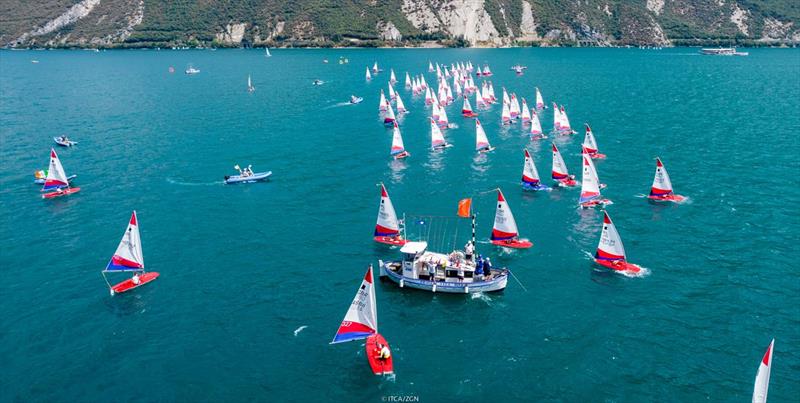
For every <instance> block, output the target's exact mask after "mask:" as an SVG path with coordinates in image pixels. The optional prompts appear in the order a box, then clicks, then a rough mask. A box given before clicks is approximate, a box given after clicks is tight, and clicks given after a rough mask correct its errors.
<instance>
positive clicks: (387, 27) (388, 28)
mask: <svg viewBox="0 0 800 403" xmlns="http://www.w3.org/2000/svg"><path fill="white" fill-rule="evenodd" d="M375 28H376V29H377V30H378V32H379V33H380V36H381V39H383V40H384V41H400V40H402V39H403V35H401V34H400V30H399V29H397V27H396V26H395V25H394V23H393V22H391V21H389V22H383V21H381V22H378V24H377V26H376V27H375Z"/></svg>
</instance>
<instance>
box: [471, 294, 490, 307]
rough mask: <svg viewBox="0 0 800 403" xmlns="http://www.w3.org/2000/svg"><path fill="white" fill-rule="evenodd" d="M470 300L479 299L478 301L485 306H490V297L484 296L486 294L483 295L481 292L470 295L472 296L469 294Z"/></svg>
mask: <svg viewBox="0 0 800 403" xmlns="http://www.w3.org/2000/svg"><path fill="white" fill-rule="evenodd" d="M470 298H471V299H479V300H481V301H483V302H485V303H486V305H491V304H492V297H490V296H488V295H486V294H484V293H482V292H476V293H472V294H470Z"/></svg>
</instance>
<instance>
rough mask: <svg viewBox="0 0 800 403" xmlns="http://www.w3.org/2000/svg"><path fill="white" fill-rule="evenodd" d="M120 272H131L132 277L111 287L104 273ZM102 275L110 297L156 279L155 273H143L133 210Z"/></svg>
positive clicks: (137, 225) (142, 258) (142, 261)
mask: <svg viewBox="0 0 800 403" xmlns="http://www.w3.org/2000/svg"><path fill="white" fill-rule="evenodd" d="M121 272H133V277H131V278H129V279H127V280H125V281H123V282H121V283H119V284H116V285H113V286H112V285H111V283H109V282H108V278H107V277H106V273H121ZM102 274H103V279H105V280H106V284H108V289H109V292H110V293H111V295H112V296H113V295H114V294H120V293H123V292H126V291H130V290H132V289H134V288H138V287H141V286H143V285H145V284H147V283H149V282H151V281H153V280H155V279H156V278H158V276H159V274H158V273H157V272H145V269H144V255H142V240H141V237H140V236H139V222H138V218H137V217H136V211H135V210H134V211H133V213H132V214H131V219H130V221H128V228H126V229H125V234H123V235H122V240H120V241H119V245H118V246H117V251H116V252H114V255H113V256H112V257H111V261H110V262H108V265H106V268H105V270H103V271H102Z"/></svg>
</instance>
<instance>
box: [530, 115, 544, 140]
mask: <svg viewBox="0 0 800 403" xmlns="http://www.w3.org/2000/svg"><path fill="white" fill-rule="evenodd" d="M546 138H547V135H546V134H544V132H543V131H542V122H541V121H540V120H539V114H538V113H536V111H535V110H533V109H531V140H541V139H546Z"/></svg>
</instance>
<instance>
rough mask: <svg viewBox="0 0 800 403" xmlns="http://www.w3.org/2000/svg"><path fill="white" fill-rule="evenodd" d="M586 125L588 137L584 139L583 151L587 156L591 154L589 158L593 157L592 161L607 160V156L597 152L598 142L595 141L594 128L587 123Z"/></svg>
mask: <svg viewBox="0 0 800 403" xmlns="http://www.w3.org/2000/svg"><path fill="white" fill-rule="evenodd" d="M585 125H586V136H585V137H584V138H583V149H584V150H585V152H586V153H587V154H589V157H591V158H592V159H605V158H606V155H605V154H600V153H599V152H598V151H597V141H596V140H595V138H594V134H593V133H592V128H591V127H589V124H588V123H585Z"/></svg>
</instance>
